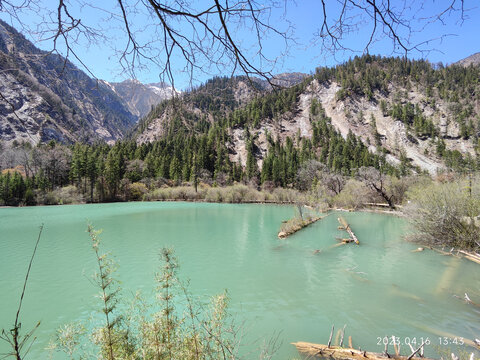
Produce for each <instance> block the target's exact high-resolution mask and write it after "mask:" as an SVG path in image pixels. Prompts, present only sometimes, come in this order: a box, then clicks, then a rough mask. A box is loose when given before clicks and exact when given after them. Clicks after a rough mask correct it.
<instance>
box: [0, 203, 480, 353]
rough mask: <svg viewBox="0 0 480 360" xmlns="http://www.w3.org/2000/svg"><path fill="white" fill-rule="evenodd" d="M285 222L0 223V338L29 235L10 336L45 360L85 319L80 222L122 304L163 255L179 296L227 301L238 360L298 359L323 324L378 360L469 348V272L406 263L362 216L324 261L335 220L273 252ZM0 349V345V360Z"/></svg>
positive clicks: (88, 302) (386, 222)
mask: <svg viewBox="0 0 480 360" xmlns="http://www.w3.org/2000/svg"><path fill="white" fill-rule="evenodd" d="M294 213H295V209H294V208H293V207H290V206H273V205H228V204H204V203H174V202H169V203H161V202H152V203H149V202H143V203H116V204H98V205H76V206H54V207H27V208H6V209H0V304H1V306H0V328H4V329H10V327H11V325H12V324H13V322H14V317H15V311H16V308H17V306H18V305H17V304H18V299H19V296H20V293H21V287H22V285H23V279H24V276H25V272H26V269H27V266H28V261H29V258H30V255H31V252H32V250H33V247H34V244H35V241H36V238H37V235H38V228H39V226H40V224H42V223H44V224H45V228H44V232H43V235H42V239H41V242H40V245H39V248H38V252H37V255H36V258H35V260H34V263H33V267H32V271H31V276H30V279H29V284H28V287H27V292H26V295H25V300H24V304H23V308H22V314H21V317H22V319H23V328H24V329H27V328H29V326H31V325H32V324H34V323H35V322H36V321H38V320H41V322H42V323H41V327H40V328H39V329H38V330H37V333H36V334H37V336H38V340H37V342H36V343H35V345H34V347H33V348H32V352H31V353H30V355H29V357H28V358H30V359H44V358H47V353H46V352H45V351H44V348H45V347H46V345H47V343H48V341H49V339H50V338H51V337H52V335H53V334H54V332H55V329H56V328H58V327H59V326H60V325H62V324H64V323H67V322H71V321H77V320H88V319H89V318H90V316H91V314H92V312H94V311H95V309H97V308H98V299H97V298H95V294H96V292H97V290H96V288H95V287H94V286H93V285H92V283H91V280H90V278H91V274H92V273H93V272H94V271H95V266H96V265H95V257H94V253H93V252H92V250H91V243H90V239H89V237H88V234H87V233H86V232H85V230H86V224H87V221H90V222H91V223H92V224H94V226H95V227H96V228H97V229H103V234H102V235H101V238H102V246H103V249H104V250H109V251H110V252H111V253H112V254H113V255H114V258H115V260H116V261H117V263H118V264H119V270H118V272H117V273H116V276H117V277H118V278H119V279H120V280H121V281H122V288H123V292H124V294H125V295H127V297H128V296H129V294H130V293H132V292H135V291H136V290H139V289H140V290H143V291H144V292H145V293H147V294H149V293H150V290H151V289H153V288H154V286H155V283H154V273H155V272H156V271H157V270H158V267H159V260H158V259H159V250H160V249H161V248H162V247H165V246H168V247H172V248H174V249H175V253H176V255H177V258H178V259H179V262H180V266H181V268H180V276H181V278H183V279H190V291H191V292H192V293H193V294H195V295H196V296H199V297H200V298H204V299H206V298H208V297H209V296H212V295H215V294H219V293H221V292H223V291H224V289H228V293H229V296H230V299H231V302H230V312H231V313H233V314H234V316H235V317H236V318H237V319H238V320H239V321H240V322H244V332H245V333H246V334H247V336H246V339H245V349H244V353H249V354H250V355H247V356H246V358H258V356H254V355H251V354H252V353H253V354H255V352H256V348H257V347H259V346H260V344H261V343H262V339H267V340H268V339H270V338H272V337H276V336H278V343H279V344H281V346H280V348H279V350H278V351H277V353H276V356H275V358H276V359H291V358H295V357H296V358H299V355H298V353H297V351H296V349H295V348H294V346H292V345H290V343H291V342H295V341H309V342H316V343H326V342H327V341H328V337H329V334H330V329H331V326H332V324H335V327H336V329H338V328H341V327H343V325H344V324H346V325H347V328H346V336H349V335H351V336H352V338H353V343H354V346H355V347H358V346H361V347H362V349H367V350H370V351H378V352H381V351H383V344H381V340H380V339H381V338H383V337H384V336H391V335H395V336H398V337H400V340H401V341H402V342H407V341H408V340H406V339H407V338H408V339H410V341H411V342H413V339H415V340H416V342H417V343H420V342H421V338H424V339H425V338H426V337H429V339H430V341H431V345H430V346H429V347H427V351H426V354H430V355H434V354H435V352H436V351H437V350H438V349H446V348H447V347H452V348H454V346H451V345H448V346H445V345H443V343H444V342H445V340H443V339H439V336H441V334H443V333H448V334H452V336H453V335H455V336H459V337H460V336H461V337H465V338H468V339H473V338H474V337H477V338H479V337H480V321H479V320H480V311H479V310H478V309H479V308H474V307H473V306H472V305H469V304H465V303H464V302H463V301H461V300H459V299H457V298H455V297H454V295H457V296H460V297H463V295H464V294H465V293H468V295H469V296H470V297H471V299H472V300H473V301H476V302H478V303H480V286H479V285H480V271H479V270H480V265H478V264H475V263H471V262H469V261H466V260H461V259H456V258H453V257H445V256H441V255H439V254H437V253H435V252H432V251H429V250H426V251H423V252H419V253H412V252H411V250H412V249H415V248H416V247H418V245H415V244H411V243H408V242H405V241H404V240H403V236H404V235H405V233H406V231H407V226H406V223H405V220H403V219H401V218H398V217H394V216H388V215H380V214H372V213H340V215H341V216H343V217H344V218H345V219H347V221H348V222H349V223H350V224H351V227H352V229H353V230H354V231H355V233H356V235H357V236H358V238H359V240H360V242H361V244H360V246H356V245H353V244H348V245H344V246H340V247H333V248H332V245H334V244H336V243H337V241H336V240H335V238H336V237H345V236H346V235H345V233H343V232H342V231H340V230H338V229H337V227H338V222H337V216H338V214H337V213H333V214H331V215H330V216H328V217H327V218H325V219H323V220H321V221H319V222H317V223H315V224H313V225H311V226H310V227H308V228H306V229H303V230H302V231H300V232H298V233H297V234H295V235H293V236H291V237H290V238H288V239H287V240H279V239H278V238H277V236H276V234H277V232H278V229H279V226H280V224H281V221H282V220H285V219H288V218H290V217H291V216H292V215H293V214H294ZM315 250H322V251H321V252H315ZM448 341H453V339H449V340H448ZM441 344H442V345H441ZM5 349H6V348H5V344H3V343H2V344H0V353H1V352H3V351H4V350H5ZM390 349H391V352H393V350H392V347H390ZM402 349H403V352H407V347H406V346H403V347H402Z"/></svg>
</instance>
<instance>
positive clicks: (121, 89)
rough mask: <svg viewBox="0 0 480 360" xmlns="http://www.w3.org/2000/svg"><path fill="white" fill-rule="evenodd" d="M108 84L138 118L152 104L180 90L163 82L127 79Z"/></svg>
mask: <svg viewBox="0 0 480 360" xmlns="http://www.w3.org/2000/svg"><path fill="white" fill-rule="evenodd" d="M105 84H107V85H110V86H111V88H112V89H113V91H115V93H116V94H117V95H118V96H119V97H120V98H122V100H123V101H124V102H125V103H126V105H127V107H128V109H129V111H130V112H131V113H132V114H133V115H135V116H136V117H137V118H138V119H141V118H143V117H144V116H146V115H147V114H148V113H149V112H150V111H151V110H152V108H153V107H154V106H156V105H158V104H159V103H160V102H161V101H163V100H165V99H170V98H171V97H172V96H174V95H179V94H180V91H178V90H176V89H174V88H173V87H171V86H168V85H167V84H165V83H151V84H142V83H141V82H140V81H138V80H133V79H128V80H125V81H122V82H116V83H115V82H113V83H107V82H105Z"/></svg>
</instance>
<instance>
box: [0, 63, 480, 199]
mask: <svg viewBox="0 0 480 360" xmlns="http://www.w3.org/2000/svg"><path fill="white" fill-rule="evenodd" d="M479 76H480V68H479V67H475V66H469V67H462V66H450V67H433V66H432V65H431V64H430V63H428V62H427V61H410V60H404V59H399V58H381V57H374V56H364V57H360V58H355V59H353V60H351V61H349V62H347V63H345V64H343V65H340V66H337V67H335V68H318V69H317V70H316V72H315V74H314V75H312V76H309V77H306V78H304V79H303V80H301V82H299V83H297V84H296V85H293V86H291V87H288V88H275V87H274V88H273V89H272V88H271V87H270V86H266V85H265V83H263V82H259V81H250V80H249V79H247V78H245V77H236V78H214V79H212V80H210V81H208V82H207V83H206V84H204V85H202V86H200V87H198V88H195V89H193V90H191V91H189V92H186V93H185V94H183V95H182V96H179V97H175V98H173V99H170V100H167V101H164V102H162V103H161V104H160V105H158V106H157V107H156V108H155V109H153V110H152V112H151V113H150V114H149V115H148V116H146V117H145V118H144V119H143V121H141V122H140V123H139V124H138V125H137V127H136V129H135V130H134V131H132V133H131V135H130V137H129V140H125V141H121V142H117V143H116V144H115V145H113V146H108V145H106V144H101V143H99V144H96V145H86V144H80V143H77V144H76V145H74V146H64V145H61V144H59V143H55V142H51V143H49V144H46V145H41V146H37V147H30V146H28V145H25V144H23V145H22V144H17V146H16V147H13V148H12V147H5V149H4V150H3V153H2V168H4V169H8V168H10V169H11V168H14V167H15V166H19V169H20V172H21V173H22V174H24V176H23V177H22V176H18V175H15V172H10V171H9V172H6V173H5V174H4V175H3V179H4V181H5V183H4V184H6V183H8V182H9V181H12V179H13V177H15V181H16V182H19V183H23V184H19V185H18V186H17V187H19V188H20V189H23V192H22V191H20V193H19V194H20V195H11V194H10V195H5V196H4V197H3V199H4V202H6V203H8V202H12V203H18V202H20V201H22V199H24V198H25V191H27V189H30V190H31V191H32V193H33V192H35V191H36V192H37V193H38V192H39V191H40V192H42V193H48V192H49V191H50V192H51V191H54V190H55V189H56V188H58V187H63V186H66V185H74V186H75V189H76V190H75V191H79V192H80V194H81V196H82V197H83V199H85V200H90V201H105V200H113V199H118V198H123V199H125V198H128V197H129V195H128V194H127V193H128V192H129V191H130V190H131V187H132V186H133V188H135V189H136V190H135V191H140V193H141V194H145V193H147V192H148V191H150V190H151V189H154V188H158V187H160V186H162V184H169V185H179V184H182V183H191V184H192V183H195V184H197V183H200V182H203V183H205V184H211V185H227V184H234V183H236V182H243V183H249V184H251V185H254V186H256V187H260V186H261V187H265V186H266V187H267V188H274V187H295V188H299V189H309V188H310V187H311V186H312V176H313V175H312V176H310V178H309V179H306V178H305V174H308V173H309V172H310V173H313V174H315V173H316V172H318V171H319V170H321V172H322V173H323V174H324V175H325V174H327V175H328V176H329V179H330V180H332V179H333V180H332V181H333V182H334V183H335V182H336V181H337V180H338V179H340V180H339V181H340V182H339V183H338V186H337V188H335V186H336V185H334V186H333V189H334V193H339V192H340V190H341V189H342V188H343V186H344V185H345V181H346V179H349V178H353V177H357V178H358V176H359V174H360V173H361V172H360V171H359V169H361V168H363V169H373V170H374V171H376V174H379V175H378V176H383V175H385V174H387V175H390V176H391V177H392V178H401V177H405V176H407V175H410V174H412V175H413V174H422V173H431V174H436V173H440V172H448V171H449V170H455V171H459V172H469V171H473V170H475V169H478V167H479V161H478V151H479V136H480V122H479V117H478V113H479V96H480V95H479ZM373 170H372V171H373ZM315 176H316V175H315ZM315 176H313V177H315ZM322 176H323V175H322ZM7 177H8V178H9V179H8V180H5V179H6V178H7ZM307 178H308V176H307ZM335 179H337V180H335ZM323 180H325V178H323ZM134 184H135V185H134ZM3 188H4V189H6V188H8V189H9V191H11V189H12V187H9V186H6V185H4V186H3ZM379 194H380V195H381V196H382V197H383V198H384V199H385V201H390V200H389V197H388V196H386V195H385V194H384V193H382V192H379ZM8 199H10V200H8ZM7 200H8V201H7ZM42 201H43V200H42ZM46 202H47V203H48V199H47V201H46Z"/></svg>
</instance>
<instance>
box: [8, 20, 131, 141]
mask: <svg viewBox="0 0 480 360" xmlns="http://www.w3.org/2000/svg"><path fill="white" fill-rule="evenodd" d="M0 69H1V70H2V71H0V94H1V95H0V97H1V101H0V140H3V141H6V142H11V141H14V140H17V141H26V142H30V143H32V144H36V143H38V142H46V141H49V140H52V139H53V140H57V141H61V142H66V143H68V142H74V141H87V142H91V141H94V140H95V139H100V140H105V141H107V142H113V141H115V140H116V139H119V138H121V137H122V136H123V135H124V133H125V131H126V130H127V129H130V128H131V127H132V126H133V125H134V123H135V122H136V120H137V117H136V116H135V115H134V114H132V113H131V112H130V111H129V109H128V108H127V106H126V105H125V104H124V102H123V100H122V99H121V98H120V97H119V96H118V95H117V94H116V93H115V92H114V91H113V90H112V89H111V88H110V87H109V86H107V85H106V84H104V83H102V82H100V81H95V80H93V79H91V78H90V77H88V76H87V75H86V74H85V73H84V72H83V71H81V70H79V69H78V68H77V67H76V66H75V65H73V64H72V63H71V62H69V61H65V59H64V58H62V57H60V56H58V55H55V54H50V53H47V52H45V51H41V50H39V49H37V48H36V47H35V46H34V45H33V44H32V43H31V42H29V41H28V40H26V39H25V37H24V36H23V35H21V34H20V33H18V32H17V31H16V30H15V29H14V28H12V27H10V26H9V25H8V24H6V23H5V22H3V21H0Z"/></svg>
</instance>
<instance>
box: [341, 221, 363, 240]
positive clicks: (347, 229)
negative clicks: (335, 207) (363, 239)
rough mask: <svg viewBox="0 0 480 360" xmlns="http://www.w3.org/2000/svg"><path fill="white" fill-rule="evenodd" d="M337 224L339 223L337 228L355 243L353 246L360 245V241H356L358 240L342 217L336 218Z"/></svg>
mask: <svg viewBox="0 0 480 360" xmlns="http://www.w3.org/2000/svg"><path fill="white" fill-rule="evenodd" d="M338 222H339V223H340V225H341V226H339V227H338V228H339V229H340V230H345V231H346V232H347V233H348V235H350V239H351V240H352V241H354V242H355V244H357V245H359V244H360V241H358V238H357V237H356V236H355V234H354V233H353V231H352V229H351V228H350V225H349V224H348V223H347V221H346V220H345V219H344V218H343V217H341V216H340V217H339V218H338Z"/></svg>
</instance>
